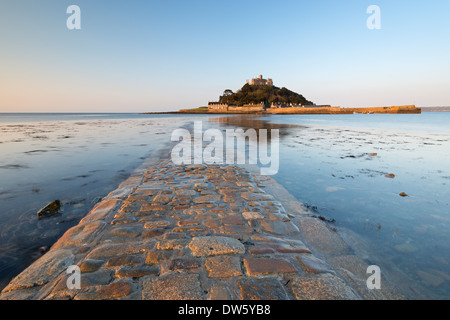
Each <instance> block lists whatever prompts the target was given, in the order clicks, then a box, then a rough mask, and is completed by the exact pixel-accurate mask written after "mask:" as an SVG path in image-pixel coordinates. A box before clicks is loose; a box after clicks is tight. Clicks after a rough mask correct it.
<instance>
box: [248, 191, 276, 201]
mask: <svg viewBox="0 0 450 320" xmlns="http://www.w3.org/2000/svg"><path fill="white" fill-rule="evenodd" d="M241 198H243V199H245V200H247V201H271V200H273V196H271V195H270V194H266V193H253V192H243V193H241Z"/></svg>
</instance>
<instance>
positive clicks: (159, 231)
mask: <svg viewBox="0 0 450 320" xmlns="http://www.w3.org/2000/svg"><path fill="white" fill-rule="evenodd" d="M166 231H167V230H166V229H163V228H156V229H150V230H145V231H143V232H142V237H143V238H155V237H159V236H162V235H163V234H164V233H166Z"/></svg>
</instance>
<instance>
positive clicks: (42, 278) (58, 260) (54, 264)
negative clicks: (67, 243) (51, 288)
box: [2, 249, 75, 292]
mask: <svg viewBox="0 0 450 320" xmlns="http://www.w3.org/2000/svg"><path fill="white" fill-rule="evenodd" d="M74 258H75V256H74V255H73V254H72V252H71V251H70V250H64V249H59V250H50V251H49V252H47V253H46V254H45V255H44V256H42V257H41V258H40V259H39V260H37V261H36V262H35V263H33V264H32V265H31V266H29V267H28V268H27V269H25V271H23V272H22V273H21V274H19V275H18V276H17V277H16V278H14V279H13V280H12V281H11V282H10V283H9V284H8V285H7V286H6V287H5V288H4V289H3V291H2V292H8V291H11V290H17V289H24V288H31V287H36V286H43V285H45V284H47V283H48V282H49V281H50V280H52V279H54V278H56V277H57V276H58V275H59V274H60V273H62V272H64V271H65V270H66V269H67V268H68V267H69V266H71V265H72V264H73V262H74Z"/></svg>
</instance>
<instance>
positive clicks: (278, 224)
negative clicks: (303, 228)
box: [260, 220, 299, 235]
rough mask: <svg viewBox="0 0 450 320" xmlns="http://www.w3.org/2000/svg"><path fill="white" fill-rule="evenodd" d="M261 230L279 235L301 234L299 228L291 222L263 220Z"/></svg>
mask: <svg viewBox="0 0 450 320" xmlns="http://www.w3.org/2000/svg"><path fill="white" fill-rule="evenodd" d="M260 226H261V229H262V230H264V231H266V232H269V233H273V234H277V235H293V234H297V233H299V230H298V228H297V227H296V226H295V225H294V224H293V223H291V222H290V221H280V220H261V221H260Z"/></svg>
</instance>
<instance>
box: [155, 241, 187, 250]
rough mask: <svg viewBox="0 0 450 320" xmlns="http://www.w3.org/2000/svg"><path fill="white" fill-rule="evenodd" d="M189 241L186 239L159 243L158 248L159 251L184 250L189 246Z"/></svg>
mask: <svg viewBox="0 0 450 320" xmlns="http://www.w3.org/2000/svg"><path fill="white" fill-rule="evenodd" d="M188 243H189V241H188V240H186V239H173V240H163V241H158V243H157V244H156V248H157V249H158V250H175V249H182V248H184V247H186V246H187V245H188Z"/></svg>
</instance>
